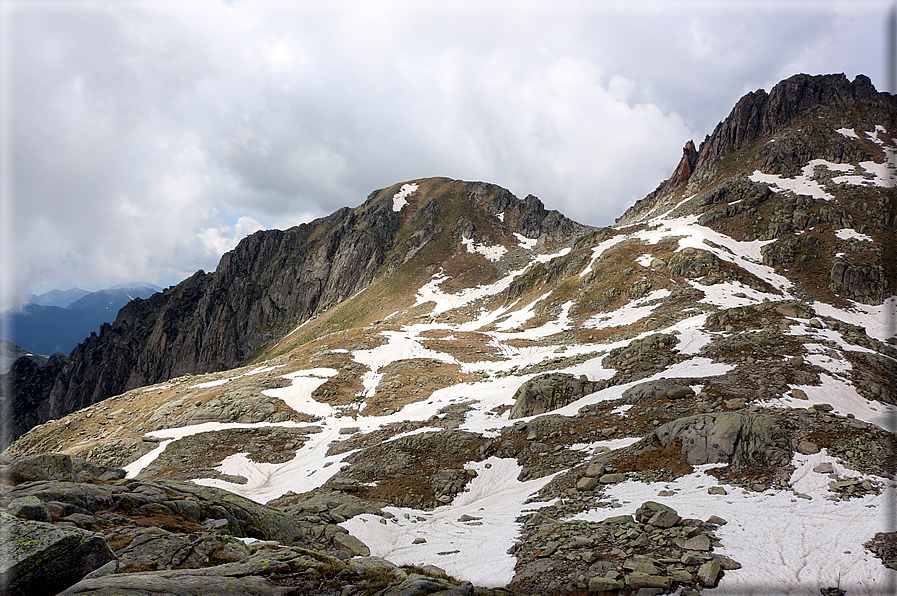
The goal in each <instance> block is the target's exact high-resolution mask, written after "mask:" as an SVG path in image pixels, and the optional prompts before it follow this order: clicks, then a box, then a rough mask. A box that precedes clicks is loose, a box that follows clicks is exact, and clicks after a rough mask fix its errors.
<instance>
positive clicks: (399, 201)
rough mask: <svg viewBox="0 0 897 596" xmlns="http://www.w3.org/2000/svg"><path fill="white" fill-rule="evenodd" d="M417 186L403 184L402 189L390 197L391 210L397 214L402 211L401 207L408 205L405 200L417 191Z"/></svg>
mask: <svg viewBox="0 0 897 596" xmlns="http://www.w3.org/2000/svg"><path fill="white" fill-rule="evenodd" d="M418 188H419V186H418V185H417V184H403V185H402V188H400V189H399V192H397V193H396V194H394V195H393V196H392V210H393V211H395V212H396V213H398V212H399V211H401V210H402V207H404V206H405V205H407V204H408V201H407V200H406V199H407V198H408V196H409V195H410V194H411V193H413V192H414V191H415V190H417V189H418Z"/></svg>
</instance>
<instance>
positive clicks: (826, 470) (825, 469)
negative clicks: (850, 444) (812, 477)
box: [813, 461, 835, 474]
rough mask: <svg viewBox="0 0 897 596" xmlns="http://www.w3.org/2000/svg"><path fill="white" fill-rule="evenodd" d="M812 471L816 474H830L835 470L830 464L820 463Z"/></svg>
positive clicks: (828, 462)
mask: <svg viewBox="0 0 897 596" xmlns="http://www.w3.org/2000/svg"><path fill="white" fill-rule="evenodd" d="M813 471H814V472H816V473H817V474H832V473H833V472H834V471H835V469H834V468H833V467H832V462H830V461H827V462H822V463H821V464H819V465H817V466H814V467H813Z"/></svg>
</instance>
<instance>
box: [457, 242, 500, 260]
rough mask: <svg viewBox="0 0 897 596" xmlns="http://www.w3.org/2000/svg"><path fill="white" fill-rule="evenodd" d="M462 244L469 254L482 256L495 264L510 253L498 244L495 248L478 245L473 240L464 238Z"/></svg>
mask: <svg viewBox="0 0 897 596" xmlns="http://www.w3.org/2000/svg"><path fill="white" fill-rule="evenodd" d="M461 244H463V245H464V246H466V247H467V252H469V253H478V254H481V255H483V256H484V257H486V258H487V259H489V260H490V261H493V262H494V261H497V260H499V259H500V258H501V257H502V255H504V254H505V253H506V252H508V249H507V248H505V247H504V246H502V245H501V244H496V245H495V246H487V245H485V244H477V243H476V242H474V241H473V238H462V239H461Z"/></svg>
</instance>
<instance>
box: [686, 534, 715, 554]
mask: <svg viewBox="0 0 897 596" xmlns="http://www.w3.org/2000/svg"><path fill="white" fill-rule="evenodd" d="M682 548H685V549H688V550H703V551H707V550H710V537H709V536H707V535H706V534H698V535H697V536H692V537H691V538H689V539H688V540H686V541H685V544H683V545H682Z"/></svg>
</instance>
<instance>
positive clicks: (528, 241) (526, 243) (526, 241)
mask: <svg viewBox="0 0 897 596" xmlns="http://www.w3.org/2000/svg"><path fill="white" fill-rule="evenodd" d="M514 237H515V238H517V240H519V241H520V242H519V244H518V245H517V246H519V247H520V248H525V249H527V250H531V249H533V248H535V246H536V244H537V243H538V242H539V239H538V238H527V237H526V236H524V235H523V234H518V233H517V232H514Z"/></svg>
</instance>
